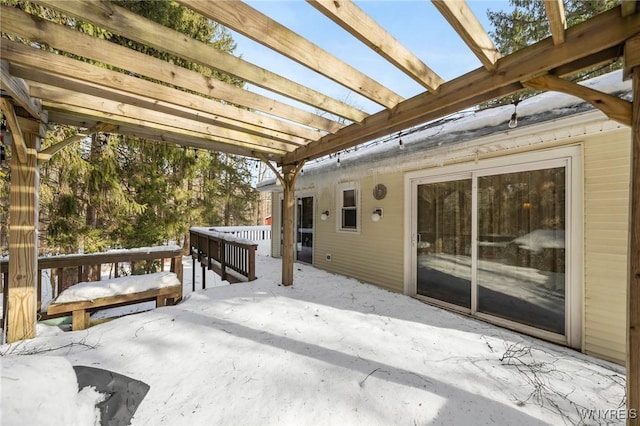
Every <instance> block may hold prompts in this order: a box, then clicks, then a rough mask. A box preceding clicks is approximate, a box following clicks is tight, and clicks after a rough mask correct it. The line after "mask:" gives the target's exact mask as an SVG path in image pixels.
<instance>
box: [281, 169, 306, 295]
mask: <svg viewBox="0 0 640 426" xmlns="http://www.w3.org/2000/svg"><path fill="white" fill-rule="evenodd" d="M301 169H302V163H299V164H298V165H293V164H285V165H284V166H282V179H281V183H282V186H283V188H284V195H283V198H284V199H283V203H282V209H283V212H282V285H285V286H287V285H291V284H293V261H294V259H295V256H294V253H295V250H294V247H295V238H294V237H295V229H294V222H295V214H296V205H295V204H296V194H295V189H296V178H297V177H298V173H299V172H300V170H301Z"/></svg>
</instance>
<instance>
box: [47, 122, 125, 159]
mask: <svg viewBox="0 0 640 426" xmlns="http://www.w3.org/2000/svg"><path fill="white" fill-rule="evenodd" d="M116 130H118V126H114V125H113V124H108V123H99V124H98V125H96V126H94V127H92V128H90V129H88V130H87V131H86V132H82V133H77V134H75V135H73V136H69V137H68V138H66V139H65V140H63V141H61V142H58V143H57V144H55V145H51V146H49V147H48V148H46V149H43V150H42V151H40V152H39V153H38V161H48V160H50V159H51V157H52V156H54V155H55V154H57V153H58V152H60V150H62V149H63V148H65V147H67V146H69V145H71V144H72V143H75V142H79V141H81V140H82V139H84V138H86V137H88V136H91V135H92V134H94V133H99V132H110V133H111V132H115V131H116Z"/></svg>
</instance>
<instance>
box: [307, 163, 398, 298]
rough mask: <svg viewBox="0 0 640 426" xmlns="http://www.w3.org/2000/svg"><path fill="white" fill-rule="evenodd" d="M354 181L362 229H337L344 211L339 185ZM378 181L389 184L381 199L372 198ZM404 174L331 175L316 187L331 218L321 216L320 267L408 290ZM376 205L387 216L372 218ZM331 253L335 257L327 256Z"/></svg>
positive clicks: (316, 248) (316, 247) (316, 257)
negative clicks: (340, 206) (405, 282)
mask: <svg viewBox="0 0 640 426" xmlns="http://www.w3.org/2000/svg"><path fill="white" fill-rule="evenodd" d="M352 180H355V181H356V182H357V183H358V185H359V198H360V208H359V210H358V220H359V223H360V230H359V232H348V231H337V230H336V228H337V227H338V226H339V225H338V221H340V212H339V211H338V209H337V206H336V199H337V197H338V194H336V188H337V186H338V184H340V183H342V182H350V181H352ZM378 183H382V184H384V185H386V187H387V189H388V191H387V195H386V197H385V198H384V199H382V200H376V199H375V198H374V197H373V188H374V187H375V185H377V184H378ZM402 188H403V174H402V173H390V174H382V175H377V174H370V175H367V176H363V177H360V178H354V179H349V178H346V179H336V180H332V181H331V180H328V181H324V182H323V183H322V186H320V187H318V188H317V189H316V196H317V203H316V205H317V206H318V207H317V209H318V211H317V212H316V217H319V216H320V212H322V211H325V210H329V211H330V216H329V217H328V218H327V220H325V221H322V220H316V222H315V223H316V229H315V242H314V251H315V252H314V265H315V266H316V267H318V268H321V269H326V270H328V271H331V272H336V273H339V274H343V275H347V276H350V277H354V278H357V279H359V280H362V281H364V282H367V283H371V284H375V285H378V286H380V287H383V288H386V289H389V290H392V291H397V292H402V289H403V229H404V222H403V197H404V195H403V189H402ZM376 208H382V209H383V216H382V219H380V221H378V222H373V221H372V220H371V213H372V212H373V211H374V210H375V209H376ZM327 255H330V256H331V260H330V261H329V260H327Z"/></svg>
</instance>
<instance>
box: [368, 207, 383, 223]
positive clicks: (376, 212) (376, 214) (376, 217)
mask: <svg viewBox="0 0 640 426" xmlns="http://www.w3.org/2000/svg"><path fill="white" fill-rule="evenodd" d="M381 218H382V209H381V208H377V209H375V210H374V211H373V213H371V220H372V221H374V222H377V221H379V220H380V219H381Z"/></svg>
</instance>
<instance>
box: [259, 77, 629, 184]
mask: <svg viewBox="0 0 640 426" xmlns="http://www.w3.org/2000/svg"><path fill="white" fill-rule="evenodd" d="M579 84H582V85H584V86H586V87H590V88H593V89H597V90H599V91H601V92H605V93H610V94H614V95H616V96H621V97H623V98H625V99H630V98H631V82H630V81H623V80H622V71H614V72H611V73H608V74H605V75H602V76H598V77H595V78H592V79H589V80H586V81H583V82H580V83H579ZM514 109H515V111H516V112H517V119H518V124H517V127H518V129H521V128H524V127H527V126H531V125H534V124H539V123H543V122H547V121H552V120H558V119H563V118H569V117H573V116H576V115H580V114H584V113H586V112H590V111H593V110H594V107H593V106H591V105H590V104H589V103H587V102H585V101H584V100H582V99H580V98H578V97H575V96H571V95H567V94H564V93H558V92H545V93H542V94H540V95H537V96H533V97H531V98H528V99H524V100H522V101H521V102H519V103H518V105H517V107H514V105H512V104H511V105H504V106H501V107H496V108H490V109H484V110H465V111H461V112H458V113H456V114H453V115H450V116H448V117H445V118H441V119H438V120H434V121H430V122H428V123H425V124H422V125H420V126H416V127H413V128H411V129H407V130H405V131H403V132H399V133H397V134H395V136H388V137H385V138H380V139H377V140H375V141H371V142H368V143H365V144H363V145H361V146H359V147H356V148H352V149H350V150H347V151H343V152H342V153H340V154H339V158H340V163H341V167H343V168H344V169H346V168H347V167H349V166H350V165H353V164H355V163H356V161H357V164H359V165H362V164H363V163H373V162H376V161H379V160H383V159H386V158H391V157H393V158H396V159H402V158H408V157H410V156H412V155H415V154H416V153H418V152H425V151H430V150H434V149H437V148H440V147H450V148H454V147H457V146H461V145H462V144H463V143H464V142H467V141H470V140H474V139H478V138H481V137H484V136H489V135H495V134H500V133H507V132H509V131H513V129H510V128H509V126H508V124H509V120H510V119H511V115H512V114H513V112H514ZM400 139H401V140H402V144H403V148H404V149H403V150H402V151H401V150H399V149H398V148H399V140H400ZM399 161H402V160H399ZM336 169H337V167H336V159H335V154H334V155H333V156H330V157H323V158H321V159H318V160H315V161H311V162H308V163H307V164H306V165H305V166H304V169H303V172H304V173H303V175H301V177H303V176H311V175H314V174H318V173H326V172H329V171H332V170H336ZM277 184H278V182H277V181H276V179H275V178H271V179H267V180H265V181H263V182H260V183H259V184H258V185H257V186H258V189H262V190H270V189H273V186H274V185H277Z"/></svg>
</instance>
